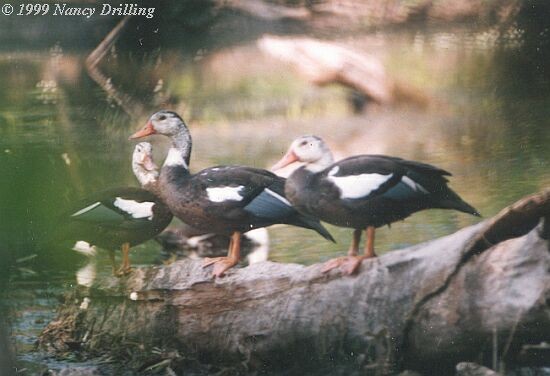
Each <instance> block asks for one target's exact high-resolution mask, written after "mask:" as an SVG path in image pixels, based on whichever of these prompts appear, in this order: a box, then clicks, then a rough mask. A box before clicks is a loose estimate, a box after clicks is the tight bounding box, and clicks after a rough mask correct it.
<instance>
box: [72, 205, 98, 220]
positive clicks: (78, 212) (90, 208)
mask: <svg viewBox="0 0 550 376" xmlns="http://www.w3.org/2000/svg"><path fill="white" fill-rule="evenodd" d="M99 205H101V202H95V203H93V204H92V205H88V206H86V207H85V208H84V209H80V210H79V211H77V212H76V213H73V214H71V217H78V216H79V215H81V214H84V213H86V212H89V211H90V210H92V209H94V208H97V207H98V206H99Z"/></svg>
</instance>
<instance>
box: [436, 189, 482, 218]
mask: <svg viewBox="0 0 550 376" xmlns="http://www.w3.org/2000/svg"><path fill="white" fill-rule="evenodd" d="M441 203H442V204H443V208H444V209H455V210H459V211H461V212H463V213H468V214H471V215H474V216H476V217H481V214H480V213H479V211H478V210H477V209H476V208H474V207H473V206H472V205H470V204H468V203H467V202H466V201H464V200H463V199H462V198H461V197H460V196H459V195H458V194H456V193H455V192H454V191H453V190H451V189H449V190H448V191H447V192H445V197H444V198H443V200H442V201H441Z"/></svg>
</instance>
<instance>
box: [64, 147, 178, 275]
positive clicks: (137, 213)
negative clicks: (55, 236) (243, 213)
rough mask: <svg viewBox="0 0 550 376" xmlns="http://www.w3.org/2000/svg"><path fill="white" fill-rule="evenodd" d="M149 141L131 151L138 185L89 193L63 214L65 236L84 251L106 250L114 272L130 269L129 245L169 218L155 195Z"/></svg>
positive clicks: (156, 172)
mask: <svg viewBox="0 0 550 376" xmlns="http://www.w3.org/2000/svg"><path fill="white" fill-rule="evenodd" d="M152 153H153V149H152V146H151V144H150V143H148V142H141V143H138V144H137V145H136V146H135V148H134V152H133V154H132V170H133V172H134V175H135V176H136V178H137V179H138V181H139V183H140V185H141V188H137V187H120V188H112V189H107V190H104V191H101V192H99V193H97V194H94V195H92V196H89V197H87V198H85V199H83V200H82V201H80V202H79V203H78V204H77V205H74V206H73V208H72V209H71V210H70V211H69V212H68V213H69V214H66V215H65V218H64V222H65V225H64V226H63V228H64V231H63V232H64V234H63V237H64V239H65V240H71V241H73V242H74V243H73V244H74V245H73V249H74V250H75V251H78V252H80V253H83V254H86V255H93V254H95V250H96V247H99V248H102V249H106V250H108V251H109V258H110V260H111V264H112V269H113V275H115V276H123V275H126V274H129V273H130V272H131V271H132V267H131V265H130V256H129V252H130V248H131V247H133V246H135V245H138V244H141V243H143V242H145V241H147V240H149V239H152V238H153V237H155V236H156V235H158V234H160V233H161V232H162V231H163V230H164V229H165V228H166V227H167V226H168V224H169V223H170V222H171V221H172V218H173V216H172V213H171V212H170V209H169V208H168V206H167V205H165V204H164V202H163V201H162V200H161V199H160V197H159V196H158V195H157V193H156V192H157V187H158V185H157V183H158V177H159V168H158V166H157V165H156V164H155V163H154V162H153V159H152ZM115 249H121V251H122V263H121V265H120V267H119V268H118V269H117V268H116V265H115V255H114V250H115Z"/></svg>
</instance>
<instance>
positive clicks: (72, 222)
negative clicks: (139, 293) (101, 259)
mask: <svg viewBox="0 0 550 376" xmlns="http://www.w3.org/2000/svg"><path fill="white" fill-rule="evenodd" d="M171 220H172V214H171V212H170V210H169V209H168V206H166V205H165V204H164V203H163V202H162V201H161V199H160V198H159V197H158V196H156V195H154V194H152V193H151V192H149V191H147V190H145V189H141V188H133V187H125V188H114V189H109V190H105V191H103V192H100V193H98V194H95V195H93V196H90V197H88V198H86V199H84V200H82V201H81V202H80V203H79V204H78V205H75V206H74V207H73V208H72V210H70V211H69V212H68V213H67V214H66V215H65V226H66V227H65V230H64V231H63V233H64V236H65V238H66V239H71V240H75V241H77V240H82V241H85V242H87V243H90V244H92V245H97V246H99V247H101V248H107V249H113V248H118V247H120V246H121V245H122V244H123V243H130V245H136V244H140V243H142V242H144V241H146V240H149V239H151V238H152V237H154V236H156V235H158V234H159V233H160V232H162V230H164V229H165V228H166V227H167V226H168V224H169V223H170V221H171Z"/></svg>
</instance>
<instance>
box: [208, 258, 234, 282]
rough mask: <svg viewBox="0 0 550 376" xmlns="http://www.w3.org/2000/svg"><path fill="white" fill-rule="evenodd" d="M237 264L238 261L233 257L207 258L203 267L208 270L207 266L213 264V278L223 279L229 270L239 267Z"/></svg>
mask: <svg viewBox="0 0 550 376" xmlns="http://www.w3.org/2000/svg"><path fill="white" fill-rule="evenodd" d="M237 263H238V260H236V259H234V258H233V257H227V256H226V257H212V258H210V257H207V258H205V259H204V263H203V265H202V267H203V268H206V267H207V266H210V265H212V264H213V265H214V270H213V271H212V276H214V277H221V276H223V275H224V273H225V272H226V271H227V270H229V269H231V268H232V267H233V266H235V265H237Z"/></svg>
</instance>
